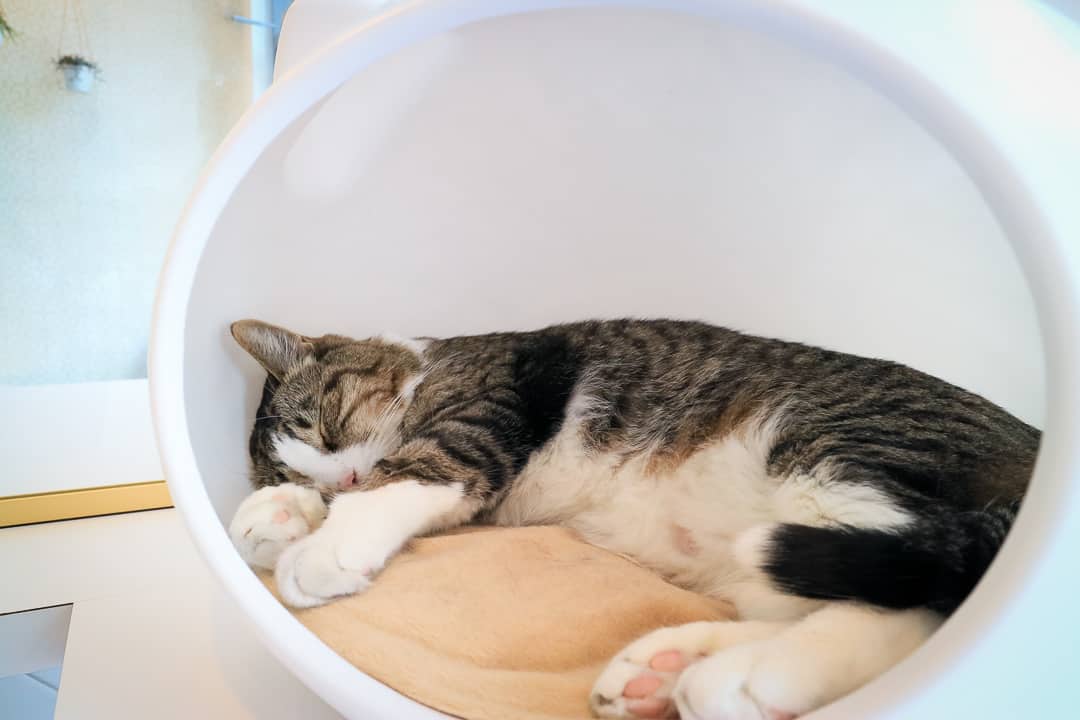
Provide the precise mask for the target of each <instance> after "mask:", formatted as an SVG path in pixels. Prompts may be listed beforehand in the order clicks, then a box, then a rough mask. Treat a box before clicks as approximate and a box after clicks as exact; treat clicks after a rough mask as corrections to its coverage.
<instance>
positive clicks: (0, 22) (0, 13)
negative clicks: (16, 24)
mask: <svg viewBox="0 0 1080 720" xmlns="http://www.w3.org/2000/svg"><path fill="white" fill-rule="evenodd" d="M16 35H18V33H17V32H15V28H13V27H11V24H10V23H8V21H7V18H6V17H4V6H3V5H0V45H3V44H4V41H5V40H8V39H10V40H14V39H15V36H16Z"/></svg>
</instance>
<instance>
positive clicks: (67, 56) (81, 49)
mask: <svg viewBox="0 0 1080 720" xmlns="http://www.w3.org/2000/svg"><path fill="white" fill-rule="evenodd" d="M69 28H70V29H71V31H72V33H73V34H74V38H73V39H69V38H68V37H67V35H68V30H69ZM72 45H74V48H73V50H74V51H72V49H71V47H72ZM57 55H59V56H60V57H59V59H57V60H56V69H57V70H59V71H60V72H61V73H63V74H64V85H65V87H67V89H68V90H71V91H73V92H80V93H88V92H90V91H91V90H93V89H94V81H95V80H97V79H98V78H99V77H100V76H101V68H99V67H98V66H97V63H95V62H92V61H90V60H88V59H87V58H88V57H93V52H92V51H91V50H90V34H89V32H87V29H86V18H85V16H84V15H83V8H82V0H64V17H63V18H62V19H61V20H60V46H59V47H58V48H57Z"/></svg>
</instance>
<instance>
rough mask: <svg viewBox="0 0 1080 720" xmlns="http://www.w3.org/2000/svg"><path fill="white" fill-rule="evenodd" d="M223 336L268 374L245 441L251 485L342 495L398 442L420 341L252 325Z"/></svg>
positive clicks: (416, 377)
mask: <svg viewBox="0 0 1080 720" xmlns="http://www.w3.org/2000/svg"><path fill="white" fill-rule="evenodd" d="M231 330H232V335H233V337H234V338H235V339H236V342H237V343H239V344H240V346H241V347H242V348H244V350H246V351H247V352H248V353H249V354H250V355H251V356H252V357H253V358H255V359H256V360H258V362H259V364H260V365H262V366H263V368H264V369H265V370H266V373H267V377H266V383H265V385H264V386H263V395H262V401H261V402H260V404H259V409H258V411H257V412H256V416H255V424H254V426H253V428H252V431H251V441H250V443H249V452H250V454H251V468H252V481H253V483H254V484H255V485H256V486H257V487H262V486H265V485H280V484H281V483H285V482H292V483H296V484H298V485H307V486H312V487H316V488H318V489H319V490H322V491H334V490H340V489H345V488H348V487H349V486H351V485H352V484H353V483H355V482H356V480H357V479H358V478H362V477H363V476H364V475H366V474H367V473H368V472H370V471H371V469H372V467H374V465H375V463H377V462H378V461H379V460H380V459H382V458H383V457H384V456H385V455H387V454H388V453H390V452H392V451H393V450H394V449H395V448H396V447H397V445H398V444H399V443H400V435H399V432H398V431H399V428H400V425H401V420H402V418H403V417H404V414H405V410H406V409H407V408H408V406H409V404H410V402H411V400H412V394H413V391H414V390H415V389H416V387H417V385H419V383H420V381H421V380H422V378H423V376H422V374H421V367H422V363H421V356H422V353H423V345H422V344H421V343H418V342H416V341H395V340H388V339H382V338H372V339H369V340H353V339H352V338H347V337H343V336H340V335H324V336H322V337H318V338H310V337H304V336H302V335H298V334H297V333H294V332H290V331H289V330H285V329H284V328H280V327H276V326H274V325H268V324H267V323H263V322H259V321H257V320H241V321H239V322H236V323H233V325H232V327H231Z"/></svg>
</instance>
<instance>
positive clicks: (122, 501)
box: [0, 480, 173, 528]
mask: <svg viewBox="0 0 1080 720" xmlns="http://www.w3.org/2000/svg"><path fill="white" fill-rule="evenodd" d="M172 504H173V503H172V498H171V497H169V490H168V488H167V487H166V486H165V481H164V480H155V481H153V482H142V483H130V484H127V485H107V486H105V487H94V488H79V489H78V490H63V491H60V492H47V493H34V494H31V495H12V496H9V497H0V528H2V527H12V526H15V525H31V524H33V523H43V522H52V521H54V520H74V519H75V518H85V517H95V516H97V515H114V514H116V513H126V512H136V511H138V510H157V509H160V508H167V507H172Z"/></svg>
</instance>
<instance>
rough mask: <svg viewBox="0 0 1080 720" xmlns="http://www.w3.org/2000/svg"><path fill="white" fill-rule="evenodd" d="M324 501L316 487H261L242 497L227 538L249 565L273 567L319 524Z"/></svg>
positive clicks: (323, 510)
mask: <svg viewBox="0 0 1080 720" xmlns="http://www.w3.org/2000/svg"><path fill="white" fill-rule="evenodd" d="M325 517H326V504H325V503H324V502H323V499H322V496H321V495H320V494H319V493H318V491H317V490H312V489H311V488H306V487H300V486H299V485H294V484H292V483H286V484H284V485H273V486H269V487H264V488H260V489H259V490H256V491H255V492H254V493H252V494H251V495H249V496H248V497H247V498H245V499H244V502H242V503H240V507H239V508H238V509H237V511H236V515H234V516H233V519H232V522H231V523H229V537H230V538H232V541H233V544H234V545H235V546H236V549H237V550H238V551H239V553H240V557H242V558H243V559H244V562H246V563H247V564H248V565H253V566H256V567H261V568H266V569H267V570H273V569H274V566H275V564H276V563H277V560H278V557H279V556H280V555H281V553H282V552H283V551H284V550H285V548H286V547H288V546H289V544H290V543H293V542H295V541H296V540H299V539H300V538H302V537H304V536H306V535H308V534H309V533H311V532H312V531H313V530H315V529H316V528H318V527H319V525H321V524H322V521H323V518H325Z"/></svg>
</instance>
